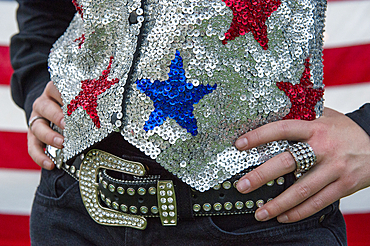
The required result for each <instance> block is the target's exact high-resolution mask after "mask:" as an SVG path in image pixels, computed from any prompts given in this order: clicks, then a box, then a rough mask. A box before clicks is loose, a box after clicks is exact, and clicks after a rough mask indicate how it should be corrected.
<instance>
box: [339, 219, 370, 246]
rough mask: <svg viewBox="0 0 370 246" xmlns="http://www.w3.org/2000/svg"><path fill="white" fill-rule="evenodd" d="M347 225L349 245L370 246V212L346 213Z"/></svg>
mask: <svg viewBox="0 0 370 246" xmlns="http://www.w3.org/2000/svg"><path fill="white" fill-rule="evenodd" d="M344 219H345V221H346V225H347V239H348V245H349V246H369V245H370V234H369V221H370V213H364V214H345V215H344Z"/></svg>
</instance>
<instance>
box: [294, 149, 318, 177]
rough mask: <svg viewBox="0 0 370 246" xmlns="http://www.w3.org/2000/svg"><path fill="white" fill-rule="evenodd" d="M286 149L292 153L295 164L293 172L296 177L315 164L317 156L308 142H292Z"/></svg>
mask: <svg viewBox="0 0 370 246" xmlns="http://www.w3.org/2000/svg"><path fill="white" fill-rule="evenodd" d="M287 151H289V153H290V154H292V156H293V158H294V161H295V163H296V165H297V168H296V171H295V172H294V174H295V176H296V178H297V179H298V178H300V177H301V176H302V175H303V174H304V173H305V172H307V171H308V170H310V169H311V168H312V167H313V166H314V165H315V164H316V160H317V157H316V155H315V152H314V151H313V149H312V148H311V146H310V145H309V144H308V143H304V142H298V143H294V144H292V145H290V146H289V147H288V148H287Z"/></svg>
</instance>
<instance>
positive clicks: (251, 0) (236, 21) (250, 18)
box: [222, 0, 281, 50]
mask: <svg viewBox="0 0 370 246" xmlns="http://www.w3.org/2000/svg"><path fill="white" fill-rule="evenodd" d="M222 1H224V2H225V3H226V5H227V6H228V7H230V9H231V10H232V11H233V15H234V17H233V20H232V22H231V24H230V28H229V30H228V31H227V32H226V33H225V39H224V40H223V41H222V43H223V44H227V41H228V40H234V39H235V38H236V37H239V36H240V35H242V36H243V35H245V34H246V33H248V32H252V33H253V36H254V39H255V40H256V41H257V42H258V43H259V44H260V45H261V46H262V48H263V49H264V50H267V49H268V45H267V43H268V38H267V26H266V20H267V18H268V17H270V16H271V14H272V12H274V11H276V10H277V9H278V7H279V6H280V4H281V1H280V0H222Z"/></svg>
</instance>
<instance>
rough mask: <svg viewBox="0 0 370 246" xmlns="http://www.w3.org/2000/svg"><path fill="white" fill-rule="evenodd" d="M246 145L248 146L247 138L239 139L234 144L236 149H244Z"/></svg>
mask: <svg viewBox="0 0 370 246" xmlns="http://www.w3.org/2000/svg"><path fill="white" fill-rule="evenodd" d="M247 145H248V139H247V138H239V139H238V140H236V142H235V147H236V148H238V149H242V148H245V147H247Z"/></svg>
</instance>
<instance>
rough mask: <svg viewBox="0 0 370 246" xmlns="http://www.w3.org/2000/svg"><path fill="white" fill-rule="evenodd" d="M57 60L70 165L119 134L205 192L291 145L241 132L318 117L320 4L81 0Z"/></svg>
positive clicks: (53, 70) (312, 0) (308, 0)
mask: <svg viewBox="0 0 370 246" xmlns="http://www.w3.org/2000/svg"><path fill="white" fill-rule="evenodd" d="M73 3H74V4H75V6H76V9H77V13H76V15H75V17H74V19H73V20H72V22H71V24H70V26H69V28H68V29H67V30H66V32H65V34H64V35H63V36H62V37H61V38H60V39H59V40H58V41H57V42H56V43H55V44H54V46H53V48H52V50H51V53H50V57H49V67H50V69H49V70H50V74H51V79H52V80H53V81H54V83H55V85H56V86H57V88H58V89H59V91H60V92H61V94H62V99H63V102H64V106H63V111H64V114H65V122H66V127H65V130H64V136H65V143H64V149H63V155H64V160H65V161H67V160H69V159H71V158H73V157H74V156H76V155H78V154H80V153H82V152H83V151H84V150H86V149H87V148H89V147H91V146H92V145H93V144H94V143H97V142H99V141H101V140H102V139H104V138H106V137H107V136H108V135H109V134H110V133H112V132H113V131H119V132H121V134H122V137H123V138H124V139H125V140H127V141H128V142H129V143H131V144H132V145H134V146H136V147H137V148H139V149H140V150H141V151H142V152H144V153H145V154H146V155H147V156H149V157H151V158H152V159H155V160H156V161H157V162H158V163H159V164H160V165H162V166H163V167H164V168H166V169H167V170H168V171H170V172H171V173H173V174H174V175H176V176H177V177H179V178H180V179H182V180H183V181H184V182H186V183H187V184H189V185H190V186H191V187H193V188H195V189H197V190H200V191H204V190H208V189H210V188H211V187H212V186H214V185H216V184H218V183H220V182H222V181H224V180H226V179H228V178H230V177H231V176H233V175H235V174H237V173H240V172H241V171H243V170H245V169H246V168H249V167H252V166H256V165H260V164H261V163H263V162H265V161H266V160H268V159H269V158H271V157H273V156H275V155H277V154H279V153H281V152H283V151H284V150H285V148H286V146H287V141H275V142H272V143H268V144H266V145H263V146H259V147H257V148H253V149H251V150H247V151H239V150H237V149H236V148H235V147H234V142H235V140H236V139H237V138H238V136H240V135H242V134H243V133H245V132H247V131H249V130H251V129H255V128H256V127H258V126H261V125H263V124H266V123H268V122H272V121H276V120H281V119H302V120H313V119H315V118H316V117H319V116H320V115H321V113H322V107H323V106H322V102H323V100H322V96H323V89H322V88H323V84H322V80H323V65H322V42H323V41H322V38H323V27H324V17H325V9H326V1H324V0H294V1H292V0H270V1H262V0H207V1H202V0H147V1H143V2H141V1H140V0H117V1H111V0H95V1H94V0H79V1H76V0H73Z"/></svg>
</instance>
